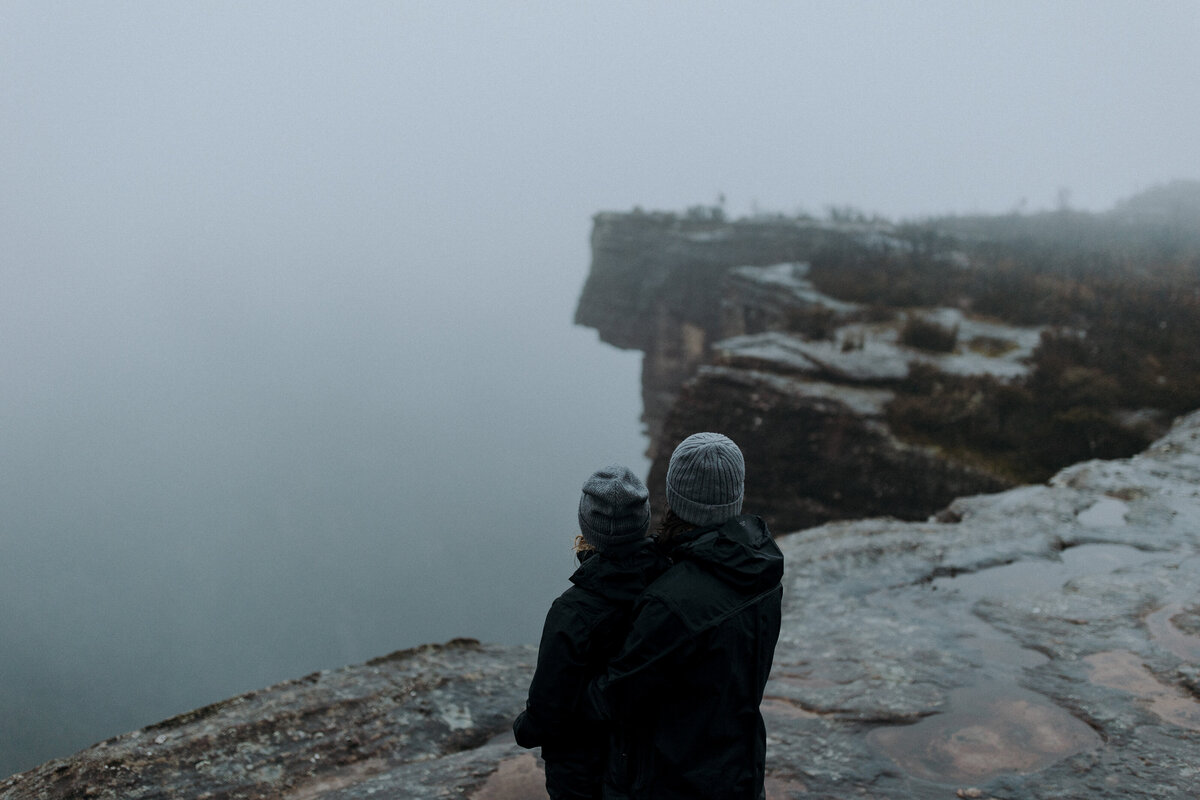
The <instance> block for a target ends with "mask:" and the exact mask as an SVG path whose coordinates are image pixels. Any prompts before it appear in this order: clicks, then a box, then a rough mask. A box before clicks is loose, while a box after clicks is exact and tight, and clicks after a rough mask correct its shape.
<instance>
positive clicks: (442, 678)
mask: <svg viewBox="0 0 1200 800" xmlns="http://www.w3.org/2000/svg"><path fill="white" fill-rule="evenodd" d="M938 519H939V520H940V521H929V522H908V523H906V522H899V521H896V520H890V519H871V520H860V521H856V522H835V523H830V524H827V525H825V526H822V527H818V528H812V529H809V530H806V531H802V532H800V533H795V534H791V535H787V536H783V537H781V538H780V540H779V541H780V546H781V548H782V549H783V552H784V556H785V558H786V569H785V576H784V590H785V594H784V618H783V630H782V634H781V637H780V640H779V646H778V649H777V651H776V654H775V661H774V668H773V670H772V674H771V679H770V682H769V683H768V685H767V690H766V693H765V698H764V702H763V713H764V716H765V718H766V724H767V734H768V752H767V759H768V798H770V800H786V799H788V798H792V799H798V798H806V797H812V798H828V797H859V796H861V797H887V798H912V799H913V800H925V799H926V798H933V797H974V798H989V797H990V798H1018V797H1019V798H1028V799H1029V800H1051V799H1052V798H1055V799H1057V798H1066V797H1071V798H1076V797H1087V798H1091V800H1117V799H1118V798H1120V799H1121V800H1131V799H1134V800H1136V799H1140V798H1147V799H1149V798H1155V799H1166V798H1171V799H1172V800H1184V798H1192V797H1194V796H1195V785H1196V764H1197V763H1200V668H1198V667H1197V664H1198V663H1200V604H1198V603H1197V598H1198V597H1200V413H1196V414H1192V415H1190V416H1188V417H1186V418H1184V419H1182V420H1180V421H1179V422H1178V423H1177V424H1176V425H1175V427H1174V428H1173V429H1172V431H1171V432H1170V433H1169V434H1168V435H1167V436H1165V437H1164V438H1162V439H1161V440H1159V441H1158V442H1156V443H1155V444H1154V445H1153V446H1151V447H1150V448H1149V449H1148V450H1147V451H1146V452H1144V453H1143V454H1141V455H1139V456H1137V457H1134V458H1131V459H1125V460H1120V461H1093V462H1087V463H1083V464H1080V465H1078V466H1075V467H1071V468H1069V469H1066V470H1064V471H1062V472H1061V473H1059V474H1058V475H1057V476H1056V477H1055V478H1054V479H1053V480H1052V481H1051V482H1050V483H1049V484H1048V485H1044V486H1028V487H1023V488H1019V489H1013V490H1010V491H1007V492H1003V493H1000V494H993V495H983V496H975V497H969V498H964V499H960V500H957V501H955V502H954V503H952V504H951V505H950V507H949V508H947V509H946V510H944V511H943V513H941V514H940V515H939V517H938ZM534 657H535V653H534V650H533V648H531V647H496V646H488V645H481V644H479V643H477V642H473V641H455V642H450V643H448V644H446V645H440V646H428V647H422V648H418V649H415V650H411V651H405V652H401V653H395V654H393V655H391V656H388V657H385V658H381V659H377V660H376V661H373V662H369V663H367V664H363V665H360V666H355V667H348V668H345V669H341V670H335V671H330V672H322V673H317V674H314V675H310V676H308V677H306V678H301V679H299V680H295V681H289V682H286V683H283V684H280V685H278V686H274V687H271V688H268V689H263V690H261V691H258V692H252V693H250V694H247V695H243V696H241V697H236V698H233V699H231V700H228V701H225V702H223V703H219V704H217V705H214V706H210V707H208V708H203V709H199V710H197V711H195V712H192V713H190V714H184V715H182V716H179V717H176V718H173V719H170V720H166V721H165V722H162V723H160V724H158V725H153V726H150V727H148V728H146V729H143V730H141V731H135V732H133V733H129V734H125V735H123V736H119V737H116V738H114V739H111V740H109V741H107V742H102V743H100V744H98V745H96V746H94V747H92V748H89V749H87V750H84V751H82V752H80V753H78V754H76V755H74V756H72V757H70V758H67V759H62V760H57V761H51V762H49V763H47V764H44V765H42V766H40V767H38V768H36V769H34V770H31V771H29V772H26V773H23V774H20V775H16V776H13V777H11V778H9V779H8V780H5V781H2V782H0V800H31V799H32V798H44V799H47V800H48V799H50V798H78V797H95V798H105V799H111V800H116V798H152V797H172V798H181V799H182V800H189V799H191V798H195V799H196V800H199V799H200V798H214V799H215V798H260V797H278V798H293V799H295V798H327V799H328V800H351V798H353V799H354V800H363V799H365V798H368V797H379V796H383V797H406V798H445V797H462V798H471V799H472V800H503V799H504V798H514V799H515V798H538V797H545V794H544V790H542V788H541V781H542V775H541V772H540V767H539V763H538V761H537V759H536V757H535V755H534V754H533V753H527V752H524V751H521V750H519V749H518V748H517V747H516V746H515V745H514V744H513V743H512V741H511V737H510V735H509V734H508V730H509V725H510V722H511V719H512V718H513V717H514V716H515V714H516V713H517V712H518V711H519V709H520V708H521V706H522V704H523V700H524V694H525V690H526V687H527V686H528V681H529V678H530V675H531V672H532V668H533V661H534Z"/></svg>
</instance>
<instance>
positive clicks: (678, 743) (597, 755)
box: [513, 433, 783, 800]
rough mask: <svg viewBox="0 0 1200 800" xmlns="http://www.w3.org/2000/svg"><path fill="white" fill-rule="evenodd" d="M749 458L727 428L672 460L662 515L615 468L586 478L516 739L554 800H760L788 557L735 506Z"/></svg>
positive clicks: (688, 442)
mask: <svg viewBox="0 0 1200 800" xmlns="http://www.w3.org/2000/svg"><path fill="white" fill-rule="evenodd" d="M744 483H745V462H744V460H743V458H742V452H741V450H740V449H739V448H738V446H737V445H736V444H734V443H733V442H732V441H731V440H730V439H728V438H727V437H725V436H722V435H721V434H718V433H697V434H693V435H692V436H689V437H688V438H687V439H685V440H684V441H683V442H682V443H680V445H679V447H677V448H676V449H675V452H674V454H673V455H672V456H671V462H670V466H669V467H668V469H667V481H666V492H667V505H668V511H667V513H666V515H665V517H664V519H663V521H662V523H661V524H660V525H659V527H658V530H657V532H656V534H655V535H654V536H650V535H649V524H650V505H649V493H648V492H647V490H646V487H645V486H644V485H643V483H642V481H641V480H639V479H638V477H637V476H636V475H634V474H633V473H632V472H631V471H630V470H629V469H627V468H625V467H621V466H611V467H607V468H605V469H602V470H599V471H598V472H596V473H594V474H593V475H592V476H591V477H589V478H588V479H587V481H586V482H585V483H584V484H583V493H582V496H581V498H580V501H579V528H580V532H581V536H580V537H579V539H578V540H577V544H576V550H577V553H578V556H579V562H580V564H579V567H578V569H576V571H575V573H574V574H573V575H572V576H571V582H572V584H573V586H572V587H571V588H570V589H568V590H567V591H566V592H564V593H563V594H562V595H561V596H560V597H559V598H558V599H557V600H555V601H554V603H553V604H552V605H551V607H550V611H549V613H548V614H547V616H546V623H545V627H544V629H543V631H542V640H541V645H540V649H539V651H538V661H537V669H536V671H535V673H534V677H533V681H532V683H531V684H530V687H529V700H528V702H527V704H526V709H525V711H523V712H522V713H521V715H520V716H519V717H517V720H516V722H515V723H514V724H513V729H514V732H515V734H516V738H517V743H518V744H520V745H521V746H522V747H541V748H542V758H543V761H544V762H545V764H546V788H547V790H548V792H549V794H550V797H551V799H552V800H561V799H563V798H570V799H571V800H575V799H576V798H578V799H579V800H583V799H584V798H589V799H592V798H596V799H599V798H604V800H612V799H614V798H619V799H621V800H626V799H628V800H642V799H648V800H677V799H678V800H683V798H687V800H696V799H697V798H721V800H733V799H735V798H736V799H741V798H745V800H761V799H762V798H763V797H764V788H763V781H764V771H765V760H766V757H765V756H766V754H765V751H766V731H765V729H764V727H763V720H762V715H761V714H760V713H759V703H760V702H761V701H762V694H763V687H764V686H765V684H766V681H767V676H768V674H769V673H770V670H771V660H772V658H773V656H774V653H775V643H776V641H777V639H778V638H779V626H780V616H781V608H780V605H781V597H782V587H781V583H780V581H781V578H782V576H783V555H782V554H781V553H780V551H779V548H778V547H777V546H776V544H775V542H774V540H773V539H772V538H771V534H770V532H769V531H768V530H767V526H766V524H765V523H764V522H763V521H762V520H761V519H760V518H759V517H756V516H752V515H748V514H742V513H741V511H742V497H743V494H744Z"/></svg>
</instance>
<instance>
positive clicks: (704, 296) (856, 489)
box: [576, 213, 1041, 530]
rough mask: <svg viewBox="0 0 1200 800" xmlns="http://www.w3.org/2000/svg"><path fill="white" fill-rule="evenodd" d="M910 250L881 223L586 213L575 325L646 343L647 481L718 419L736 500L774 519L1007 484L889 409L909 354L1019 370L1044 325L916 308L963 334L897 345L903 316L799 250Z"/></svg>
mask: <svg viewBox="0 0 1200 800" xmlns="http://www.w3.org/2000/svg"><path fill="white" fill-rule="evenodd" d="M908 246H909V245H908V243H907V242H905V241H902V240H900V239H897V238H895V237H894V236H893V235H892V229H891V226H889V225H887V224H885V223H865V222H862V223H849V222H840V223H834V222H819V221H816V220H807V219H787V218H775V217H771V218H762V219H751V220H737V221H726V220H724V219H722V218H719V217H717V218H713V217H707V218H705V217H700V216H699V215H695V214H693V215H691V216H685V217H677V216H675V215H671V214H646V213H633V214H599V215H597V216H596V218H595V225H594V228H593V232H592V267H591V271H590V273H589V277H588V280H587V283H586V285H585V287H584V291H583V294H582V296H581V297H580V300H579V306H578V309H577V312H576V321H577V322H578V323H580V324H584V325H591V326H593V327H595V328H596V329H597V330H598V331H599V333H600V336H601V338H602V339H603V340H604V341H606V342H609V343H611V344H614V345H616V346H619V347H625V348H634V349H639V350H642V351H643V353H644V357H643V362H642V397H643V403H644V411H643V421H644V422H645V424H646V429H647V433H648V435H649V438H650V447H649V455H650V457H651V461H652V467H651V471H650V484H649V485H650V486H652V487H653V486H661V485H662V480H663V478H664V476H665V473H666V466H667V460H668V459H669V456H670V453H671V450H672V449H673V448H674V446H675V444H676V443H677V442H679V441H680V440H682V439H683V438H684V437H686V436H687V435H688V434H690V433H693V432H695V431H697V430H717V431H720V432H722V433H725V434H727V435H729V436H731V437H732V438H733V439H734V440H735V441H737V442H738V443H739V445H740V446H741V447H742V450H743V452H744V453H745V455H746V459H747V473H748V475H750V476H751V480H750V481H749V482H748V484H749V485H748V495H747V504H748V506H749V507H753V508H755V509H759V510H760V513H762V515H763V516H764V517H766V518H767V521H768V523H769V524H770V525H771V526H772V528H773V529H775V530H790V529H795V528H799V527H804V526H808V525H814V524H818V523H821V522H825V521H829V520H834V519H848V518H855V517H863V516H873V515H878V514H890V515H893V516H897V517H900V518H902V519H911V520H916V519H923V518H925V517H927V516H929V514H931V513H933V512H935V511H936V510H937V509H939V508H942V507H943V506H945V505H946V504H947V503H949V502H950V501H951V500H953V499H954V498H955V497H959V496H961V495H965V494H974V493H978V492H991V491H997V490H1000V489H1005V488H1008V487H1010V486H1013V485H1014V483H1015V481H1014V479H1013V477H1012V476H1011V475H1010V474H1008V473H1007V472H1005V471H1004V470H1003V469H999V468H997V467H996V465H994V464H989V463H986V462H984V461H981V460H978V459H974V460H973V459H970V458H966V457H963V456H962V455H961V454H958V453H954V452H950V451H947V450H946V449H945V448H938V447H934V446H930V445H928V444H923V443H921V442H916V441H902V440H901V438H900V437H898V436H897V435H896V434H895V432H894V431H892V430H891V428H890V427H889V423H888V420H887V415H886V413H885V411H886V409H887V406H888V403H889V402H890V401H891V400H892V399H893V397H894V396H895V391H894V390H895V388H896V386H897V385H898V384H900V383H902V382H904V381H905V380H906V379H908V377H909V375H910V372H911V371H912V369H913V368H914V366H916V365H921V366H923V367H925V368H928V369H932V370H935V371H938V372H944V373H946V374H952V375H987V376H992V377H995V378H997V379H999V380H1012V379H1014V378H1019V377H1022V376H1024V375H1025V374H1027V372H1028V366H1027V365H1026V364H1025V362H1024V359H1026V358H1027V357H1028V356H1029V355H1030V353H1032V351H1033V349H1034V348H1035V347H1036V345H1037V343H1038V340H1039V336H1040V332H1041V329H1040V328H1038V327H1016V326H1008V325H1003V324H999V323H996V322H987V321H981V320H978V319H975V318H972V317H969V316H967V315H965V314H964V313H962V311H960V310H958V309H954V308H922V309H919V310H914V311H913V312H912V315H913V316H915V317H917V318H918V319H920V320H922V321H926V322H928V323H931V324H933V325H935V326H940V327H945V328H946V329H949V330H953V331H954V335H955V336H956V337H957V340H959V341H961V342H962V343H963V346H962V347H960V348H958V352H946V353H936V352H931V351H928V350H922V349H920V348H916V347H911V346H906V345H905V344H904V343H903V342H902V331H903V328H904V325H905V323H906V321H907V320H908V316H905V315H898V314H895V313H889V314H887V315H881V314H880V313H879V309H873V308H870V307H867V306H865V305H863V304H859V303H851V302H843V301H839V300H837V299H835V298H833V297H830V296H828V295H825V294H823V293H821V292H820V291H818V290H817V288H816V287H815V286H814V285H813V283H812V282H811V281H810V280H809V277H808V269H809V267H808V264H807V262H806V261H805V259H807V258H810V257H812V256H814V255H816V254H818V253H820V252H823V251H828V250H830V249H834V250H837V249H839V248H840V249H845V248H846V247H853V248H857V249H861V250H863V251H864V252H867V253H886V252H892V251H897V250H903V249H904V248H906V247H908ZM660 494H661V493H658V494H655V496H656V497H658V496H660ZM655 510H656V513H661V511H662V510H663V509H662V508H656V509H655Z"/></svg>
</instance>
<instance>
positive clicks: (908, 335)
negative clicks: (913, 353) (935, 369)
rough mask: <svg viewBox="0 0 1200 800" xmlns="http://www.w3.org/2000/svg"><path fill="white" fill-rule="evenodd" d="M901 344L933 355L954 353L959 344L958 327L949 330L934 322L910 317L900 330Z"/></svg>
mask: <svg viewBox="0 0 1200 800" xmlns="http://www.w3.org/2000/svg"><path fill="white" fill-rule="evenodd" d="M900 344H903V345H907V346H909V347H915V348H917V349H918V350H928V351H930V352H932V353H953V352H954V348H955V346H956V345H957V344H958V326H957V325H956V326H954V327H953V328H947V327H946V326H945V325H939V324H938V323H936V322H933V321H932V320H928V319H923V318H922V317H918V316H914V315H909V316H908V318H907V319H906V320H905V322H904V327H903V328H901V330H900Z"/></svg>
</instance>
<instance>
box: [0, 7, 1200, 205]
mask: <svg viewBox="0 0 1200 800" xmlns="http://www.w3.org/2000/svg"><path fill="white" fill-rule="evenodd" d="M1198 43H1200V3H1197V2H1195V0H1182V1H1180V0H1176V1H1175V2H1170V1H1164V2H1157V1H1156V2H1142V1H1141V0H1136V1H1135V0H1129V1H1127V2H1114V1H1113V0H1081V1H1077V2H1043V1H1040V0H1039V1H1036V2H1027V1H1023V2H1015V1H1014V0H1003V2H1000V1H999V0H997V1H995V2H975V3H963V2H959V1H957V0H954V1H952V2H939V1H937V0H932V1H931V0H920V1H919V2H794V3H785V2H739V3H737V4H730V3H715V2H706V3H700V2H697V3H682V2H654V3H651V2H645V3H630V2H624V3H614V2H604V3H590V4H582V3H557V2H537V3H535V2H470V3H464V2H426V3H415V2H390V3H361V2H360V3H311V2H292V1H291V0H289V1H288V2H276V3H266V2H258V3H239V2H226V3H212V2H188V3H182V2H180V3H152V2H143V3H102V4H100V3H89V2H76V3H55V2H44V0H38V2H18V1H16V0H9V1H8V2H6V3H4V4H3V6H0V75H2V76H3V77H2V78H0V184H2V186H3V188H0V200H2V201H3V214H4V216H3V218H0V221H2V222H3V223H5V224H8V225H11V224H13V218H14V216H15V217H16V218H17V220H18V222H19V223H20V224H35V225H54V224H56V222H55V220H60V221H61V220H62V219H63V218H65V217H70V216H82V217H84V218H87V217H90V216H92V215H95V214H105V213H111V209H120V210H121V211H122V213H124V214H127V215H133V216H134V217H136V216H137V215H150V216H153V215H155V214H161V213H164V211H165V209H163V208H162V204H163V203H166V204H168V205H169V206H172V207H179V208H180V209H181V210H182V209H186V210H187V211H188V212H189V213H197V214H206V213H208V214H215V215H218V216H219V215H220V213H221V212H219V211H216V210H213V209H212V208H211V207H212V206H221V207H222V208H223V210H224V212H225V213H228V212H229V211H231V210H236V211H237V213H239V214H241V215H242V216H243V217H245V216H252V215H254V214H264V213H265V214H271V215H280V216H281V217H283V218H287V216H288V215H289V214H290V215H293V216H292V217H291V218H290V220H289V221H291V222H300V221H305V220H307V219H308V213H310V209H307V208H306V204H308V203H311V202H312V201H313V200H314V197H315V196H316V195H320V196H321V197H322V198H323V201H324V202H326V203H330V204H335V205H336V206H337V207H340V208H342V209H343V210H352V211H354V212H355V214H356V217H357V218H358V219H359V222H358V224H362V225H370V224H372V223H379V224H383V223H384V221H386V220H389V219H395V218H397V217H398V216H399V215H401V214H404V215H410V216H413V215H415V216H416V217H419V218H421V219H422V220H425V221H429V222H433V221H435V220H436V219H439V218H441V217H442V215H445V214H450V215H458V214H462V213H470V214H480V215H490V216H491V217H492V218H493V219H496V220H498V221H500V220H504V221H511V220H513V219H515V218H518V217H519V216H520V215H521V214H524V213H547V212H548V211H552V210H554V209H559V208H562V207H563V204H564V203H569V204H571V207H572V210H573V211H575V212H576V213H584V214H586V213H588V212H589V211H590V210H594V209H598V208H615V209H620V208H627V207H630V206H632V205H634V204H640V205H642V206H644V207H667V208H681V207H684V206H686V205H690V204H693V203H697V202H712V201H713V200H714V199H715V198H716V195H717V193H718V192H724V193H725V194H726V195H727V196H728V198H729V203H730V207H731V210H733V211H735V212H738V213H740V212H744V211H746V210H748V209H749V208H750V205H751V204H752V203H756V204H757V205H758V206H759V207H762V208H764V209H767V210H783V211H791V210H795V209H796V208H798V207H805V208H807V209H809V210H812V211H821V210H823V209H824V207H825V206H826V205H827V204H832V203H838V204H842V203H848V204H853V205H856V206H859V207H862V208H865V209H866V210H869V211H879V212H881V213H884V214H887V215H889V216H906V215H916V214H926V213H941V212H965V211H972V210H983V211H1006V210H1010V209H1011V208H1013V207H1015V206H1016V205H1017V204H1018V203H1019V202H1021V200H1022V199H1023V198H1024V199H1026V200H1027V203H1028V207H1029V208H1045V207H1052V206H1053V205H1054V204H1055V202H1056V196H1057V193H1058V190H1059V189H1060V188H1062V187H1066V188H1068V189H1069V190H1070V191H1071V198H1072V202H1073V204H1074V205H1076V206H1078V207H1082V208H1095V209H1100V208H1106V207H1108V206H1110V205H1111V204H1112V203H1113V202H1114V201H1115V200H1117V199H1119V198H1121V197H1124V196H1127V195H1129V194H1131V193H1133V192H1135V191H1138V190H1139V189H1143V188H1146V187H1148V186H1150V185H1153V184H1155V183H1158V182H1162V181H1166V180H1170V179H1172V178H1179V177H1193V178H1194V177H1196V176H1197V175H1198V174H1200V136H1198V135H1197V131H1200V46H1197V45H1198ZM96 205H100V206H103V208H95V206H96ZM231 207H232V208H231ZM280 221H284V220H282V219H281V220H280ZM218 224H223V221H222V220H218Z"/></svg>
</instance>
